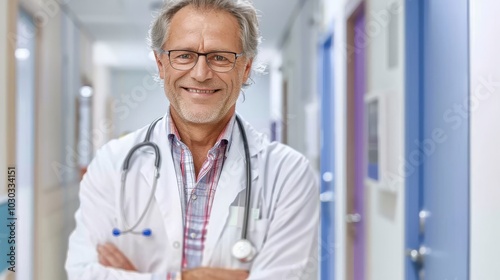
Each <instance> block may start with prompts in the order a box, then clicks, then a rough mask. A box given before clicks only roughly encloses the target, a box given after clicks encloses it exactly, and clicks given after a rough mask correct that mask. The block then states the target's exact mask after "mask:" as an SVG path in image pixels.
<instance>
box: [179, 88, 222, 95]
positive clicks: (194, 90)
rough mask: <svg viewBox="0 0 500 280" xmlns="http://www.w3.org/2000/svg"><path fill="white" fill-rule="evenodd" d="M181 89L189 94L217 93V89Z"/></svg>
mask: <svg viewBox="0 0 500 280" xmlns="http://www.w3.org/2000/svg"><path fill="white" fill-rule="evenodd" d="M183 89H184V90H186V91H188V92H190V93H198V94H211V93H215V92H217V91H219V90H218V89H197V88H186V87H183Z"/></svg>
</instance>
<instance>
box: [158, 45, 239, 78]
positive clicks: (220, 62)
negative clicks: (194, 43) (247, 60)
mask: <svg viewBox="0 0 500 280" xmlns="http://www.w3.org/2000/svg"><path fill="white" fill-rule="evenodd" d="M159 51H160V52H162V53H165V54H167V55H168V60H169V61H170V65H171V66H172V68H174V69H176V70H180V71H187V70H191V69H193V67H194V66H195V65H196V63H198V58H199V57H200V56H205V59H206V61H207V65H208V67H210V69H212V70H214V71H215V72H220V73H224V72H229V71H231V70H233V68H234V65H236V59H237V58H238V57H240V56H242V55H243V53H234V52H224V51H217V52H208V53H199V52H194V51H185V50H170V51H165V50H163V49H160V50H159Z"/></svg>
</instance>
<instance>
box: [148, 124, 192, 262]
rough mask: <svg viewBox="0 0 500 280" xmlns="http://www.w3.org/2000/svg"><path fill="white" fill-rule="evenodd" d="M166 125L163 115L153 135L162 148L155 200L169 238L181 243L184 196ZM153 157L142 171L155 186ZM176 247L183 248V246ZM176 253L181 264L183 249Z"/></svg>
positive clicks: (173, 241)
mask: <svg viewBox="0 0 500 280" xmlns="http://www.w3.org/2000/svg"><path fill="white" fill-rule="evenodd" d="M166 125H167V124H166V117H163V119H162V120H161V121H159V122H158V124H157V125H156V127H155V130H154V132H153V135H152V137H151V138H152V141H153V142H154V143H156V144H157V145H158V147H159V148H160V155H161V165H160V177H159V178H158V185H157V187H156V192H155V200H156V203H157V205H158V207H159V210H160V212H161V214H162V217H163V221H162V222H163V223H164V226H165V231H166V233H167V238H168V239H169V241H170V242H171V243H175V242H178V243H177V244H178V245H180V244H182V242H183V238H182V234H183V221H182V219H183V215H182V208H181V199H182V196H181V195H180V194H179V188H178V186H177V179H176V174H175V168H174V164H173V159H172V153H171V149H170V143H169V141H168V137H167V132H166ZM151 158H152V160H151V164H144V165H143V166H141V173H142V174H143V176H144V178H145V179H146V181H147V182H148V185H149V186H150V187H152V186H153V178H154V168H153V160H154V154H152V155H151ZM158 222H160V221H158ZM169 245H172V244H169ZM176 247H179V248H181V247H182V246H176ZM175 255H176V254H173V255H170V256H171V257H173V260H175V261H176V262H177V261H178V262H179V264H180V259H181V257H182V250H178V254H177V257H175Z"/></svg>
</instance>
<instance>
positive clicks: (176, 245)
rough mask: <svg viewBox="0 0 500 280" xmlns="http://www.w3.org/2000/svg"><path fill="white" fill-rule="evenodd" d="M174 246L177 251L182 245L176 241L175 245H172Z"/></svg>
mask: <svg viewBox="0 0 500 280" xmlns="http://www.w3.org/2000/svg"><path fill="white" fill-rule="evenodd" d="M172 246H174V248H175V249H179V247H180V246H181V244H180V243H179V242H177V241H175V242H174V244H172Z"/></svg>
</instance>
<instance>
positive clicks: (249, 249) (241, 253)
mask: <svg viewBox="0 0 500 280" xmlns="http://www.w3.org/2000/svg"><path fill="white" fill-rule="evenodd" d="M161 119H162V117H160V118H158V119H156V120H155V121H153V122H152V123H151V124H150V125H149V127H148V130H147V132H146V137H145V139H144V141H143V142H141V143H139V144H137V145H135V146H134V147H132V149H130V151H129V152H128V154H127V156H126V157H125V160H124V161H123V166H122V176H121V188H120V205H119V212H120V216H121V218H122V221H123V225H124V229H119V228H114V229H113V235H114V236H120V235H123V234H127V233H132V234H141V235H143V236H146V237H147V236H151V235H152V234H153V232H152V230H151V229H150V228H145V229H143V230H142V231H136V228H137V227H138V226H139V224H140V223H141V222H142V220H143V219H144V217H145V216H146V214H147V212H148V209H149V207H150V205H151V202H152V201H153V198H154V195H155V192H156V186H157V183H158V178H159V177H160V164H161V156H160V148H159V147H158V145H156V144H155V143H153V142H151V134H152V133H153V130H154V127H155V126H156V124H157V123H158V122H159V121H160V120H161ZM236 122H237V123H238V128H239V130H240V132H241V136H242V138H243V146H244V149H245V160H246V192H245V211H244V219H243V228H242V230H241V239H240V240H238V241H237V242H236V243H235V244H234V245H233V248H232V255H233V257H234V258H236V259H238V260H239V261H241V262H249V261H251V260H252V259H253V258H254V257H255V255H256V253H257V251H256V249H255V247H254V246H253V244H252V243H251V242H250V240H248V239H247V232H248V221H249V215H250V209H249V205H250V195H251V193H252V190H251V187H252V186H251V180H250V178H252V174H251V172H252V171H251V167H250V150H249V148H248V140H247V135H246V133H245V129H244V128H243V124H242V122H241V120H240V118H239V117H238V115H236ZM144 147H151V148H152V149H153V150H154V153H155V161H154V166H155V172H154V181H153V187H152V188H151V193H150V195H149V198H148V202H147V204H146V206H145V207H144V209H143V210H142V212H141V215H140V216H139V219H138V220H137V222H135V223H134V224H133V226H131V227H129V226H128V225H129V223H128V221H127V219H126V217H125V214H124V212H125V211H124V210H123V207H124V206H123V204H124V201H125V185H126V181H127V173H128V171H129V169H130V159H131V158H132V156H133V155H134V153H135V152H136V151H137V150H138V149H140V148H144Z"/></svg>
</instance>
